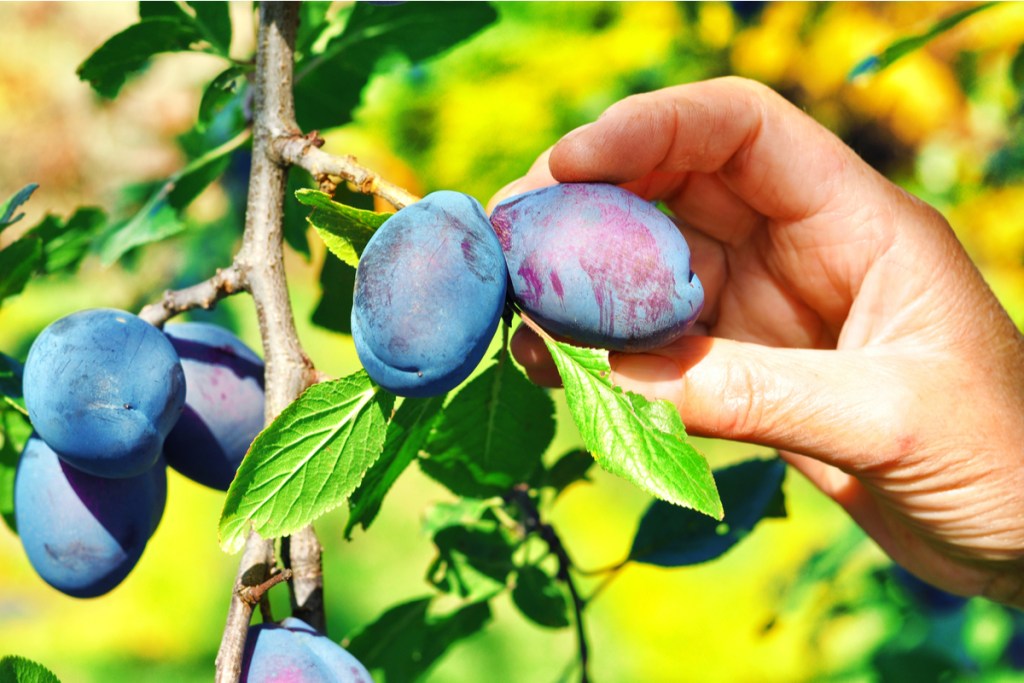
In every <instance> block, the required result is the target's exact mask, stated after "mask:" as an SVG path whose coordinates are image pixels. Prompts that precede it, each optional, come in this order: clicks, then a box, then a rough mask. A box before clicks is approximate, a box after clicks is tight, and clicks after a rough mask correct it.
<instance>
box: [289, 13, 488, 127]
mask: <svg viewBox="0 0 1024 683" xmlns="http://www.w3.org/2000/svg"><path fill="white" fill-rule="evenodd" d="M497 16H498V15H497V12H495V10H494V8H493V7H491V6H490V5H489V4H488V3H484V2H459V3H448V2H408V3H403V4H394V5H377V4H374V3H369V2H359V3H355V6H354V7H353V8H352V13H351V15H349V17H348V21H347V22H346V24H345V27H344V30H343V31H341V32H340V33H339V34H338V35H337V36H335V37H334V38H333V39H331V40H330V41H328V42H327V44H326V45H325V46H324V48H323V51H322V52H321V53H320V54H317V55H310V58H309V59H306V60H304V61H303V62H302V63H300V64H299V65H297V73H296V87H295V108H296V115H297V117H298V122H299V126H300V127H301V128H302V129H303V130H313V129H323V128H329V127H331V126H339V125H342V124H344V123H347V122H348V121H350V120H351V116H352V111H353V109H355V107H356V105H357V104H359V100H360V97H361V93H362V90H363V87H364V86H365V85H366V84H367V82H369V79H370V76H371V74H372V73H373V71H374V69H375V67H376V66H377V64H378V62H379V60H381V59H382V58H384V57H386V56H388V55H392V54H402V55H404V56H405V57H406V58H408V59H409V60H410V61H421V60H424V59H427V58H429V57H432V56H434V55H437V54H440V53H441V52H444V51H445V50H447V49H448V48H451V47H453V46H454V45H457V44H458V43H460V42H462V41H463V40H465V39H467V38H469V37H470V36H472V35H473V34H474V33H476V32H478V31H480V30H481V29H482V28H484V27H485V26H487V25H488V24H490V23H491V22H493V21H494V20H495V19H497ZM317 42H318V43H319V42H320V41H319V40H318V41H317Z"/></svg>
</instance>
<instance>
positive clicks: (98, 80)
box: [77, 15, 201, 99]
mask: <svg viewBox="0 0 1024 683" xmlns="http://www.w3.org/2000/svg"><path fill="white" fill-rule="evenodd" d="M200 37H201V36H200V35H199V32H198V31H197V29H196V26H195V24H194V23H191V22H188V21H186V20H185V19H183V18H182V17H176V16H167V15H158V16H151V17H148V18H146V19H143V20H142V21H140V22H139V23H137V24H132V25H131V26H129V27H128V28H126V29H125V30H123V31H121V32H120V33H118V34H117V35H115V36H113V37H111V38H109V39H108V40H107V42H105V43H103V45H101V46H100V47H99V48H98V49H97V50H96V51H95V52H93V53H92V54H91V55H89V57H88V58H87V59H86V60H85V61H84V62H82V64H81V65H80V66H79V67H78V71H77V73H78V77H79V78H80V79H82V80H83V81H86V82H87V83H89V85H91V86H92V88H93V90H95V91H96V92H97V93H99V94H100V95H102V96H103V97H107V98H111V99H112V98H114V97H116V96H117V93H118V92H119V91H120V90H121V86H123V85H124V84H125V81H127V80H128V77H129V76H131V75H133V74H135V73H136V72H138V71H141V70H142V68H143V67H144V66H145V65H146V64H147V62H148V61H149V59H150V58H151V57H153V56H154V55H156V54H159V53H161V52H178V51H184V50H188V49H190V48H191V46H192V45H193V44H194V43H195V42H196V41H198V40H199V39H200Z"/></svg>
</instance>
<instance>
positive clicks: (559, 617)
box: [512, 565, 569, 628]
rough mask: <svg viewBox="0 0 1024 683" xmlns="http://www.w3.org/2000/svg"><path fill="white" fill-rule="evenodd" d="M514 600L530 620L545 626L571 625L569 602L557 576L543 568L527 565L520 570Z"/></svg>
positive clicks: (563, 626)
mask: <svg viewBox="0 0 1024 683" xmlns="http://www.w3.org/2000/svg"><path fill="white" fill-rule="evenodd" d="M512 602H513V603H515V606H516V607H518V608H519V611H520V612H522V613H523V616H525V617H526V618H527V619H529V620H530V621H532V622H533V623H535V624H537V625H538V626H544V627H545V628H565V627H566V626H568V625H569V605H568V603H567V602H566V600H565V594H564V593H562V591H561V590H560V589H559V588H558V584H557V583H556V582H555V580H554V578H552V577H551V575H549V574H548V573H547V572H546V571H544V570H543V569H541V568H540V567H536V566H533V565H527V566H525V567H520V568H519V571H518V572H516V585H515V588H513V589H512Z"/></svg>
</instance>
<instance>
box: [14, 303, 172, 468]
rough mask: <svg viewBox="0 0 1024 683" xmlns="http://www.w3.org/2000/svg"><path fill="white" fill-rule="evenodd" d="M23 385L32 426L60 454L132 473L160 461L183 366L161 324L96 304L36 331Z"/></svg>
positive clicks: (82, 463) (74, 461)
mask: <svg viewBox="0 0 1024 683" xmlns="http://www.w3.org/2000/svg"><path fill="white" fill-rule="evenodd" d="M23 390H24V392H25V407H26V408H27V409H28V414H29V418H30V419H31V421H32V426H33V427H34V428H35V430H36V431H37V432H38V433H39V436H40V437H41V438H42V439H43V440H44V441H45V442H46V443H47V444H48V445H49V446H50V448H52V449H53V450H55V451H56V452H57V453H58V454H60V457H61V459H62V460H64V461H65V462H67V463H69V464H70V465H73V466H74V467H76V468H78V469H80V470H82V471H85V472H88V473H90V474H94V475H96V476H98V477H134V476H136V475H139V474H142V473H143V472H145V471H147V470H149V469H150V468H151V467H153V465H154V464H155V463H156V462H157V460H158V459H159V458H160V453H161V451H162V450H163V443H164V439H165V438H166V436H167V433H168V432H170V431H171V428H172V427H173V426H174V423H175V422H177V421H178V418H179V417H180V416H181V410H182V407H183V406H184V404H185V374H184V372H183V371H182V368H181V363H180V362H179V361H178V354H177V353H175V351H174V347H173V346H171V343H170V342H169V341H168V340H167V338H166V337H165V336H164V335H163V334H162V333H161V332H160V330H158V329H157V328H155V327H153V326H152V325H150V324H149V323H147V322H146V321H144V320H142V319H141V318H139V317H138V316H135V315H132V314H131V313H127V312H125V311H118V310H114V309H108V308H97V309H90V310H84V311H78V312H77V313H72V314H71V315H68V316H65V317H63V318H61V319H60V320H57V321H56V322H54V323H52V324H50V325H49V326H48V327H47V328H46V329H44V330H43V331H42V332H41V333H40V334H39V336H38V337H36V339H35V341H34V342H33V343H32V348H31V349H29V352H28V359H27V360H26V361H25V374H24V379H23Z"/></svg>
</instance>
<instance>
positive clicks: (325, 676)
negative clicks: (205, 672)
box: [240, 617, 373, 683]
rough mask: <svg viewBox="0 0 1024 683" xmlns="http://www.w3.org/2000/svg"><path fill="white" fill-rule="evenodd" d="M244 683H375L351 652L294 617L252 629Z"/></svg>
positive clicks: (244, 670) (243, 665) (244, 662)
mask: <svg viewBox="0 0 1024 683" xmlns="http://www.w3.org/2000/svg"><path fill="white" fill-rule="evenodd" d="M240 681H241V683H373V679H372V678H370V673H369V672H368V671H367V670H366V667H364V666H363V665H362V664H361V663H360V662H359V660H358V659H356V658H355V657H353V656H352V655H351V654H349V652H348V651H347V650H346V649H345V648H343V647H341V646H340V645H338V644H337V643H335V642H334V641H333V640H330V639H329V638H327V637H326V636H324V635H322V634H320V633H318V632H317V631H316V630H315V629H313V628H312V627H311V626H309V625H308V624H306V623H305V622H304V621H302V620H300V619H296V618H295V617H288V618H287V619H285V620H284V621H282V622H281V623H280V624H258V625H256V626H251V627H249V634H248V637H247V638H246V641H245V652H244V653H243V654H242V676H241V679H240Z"/></svg>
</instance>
